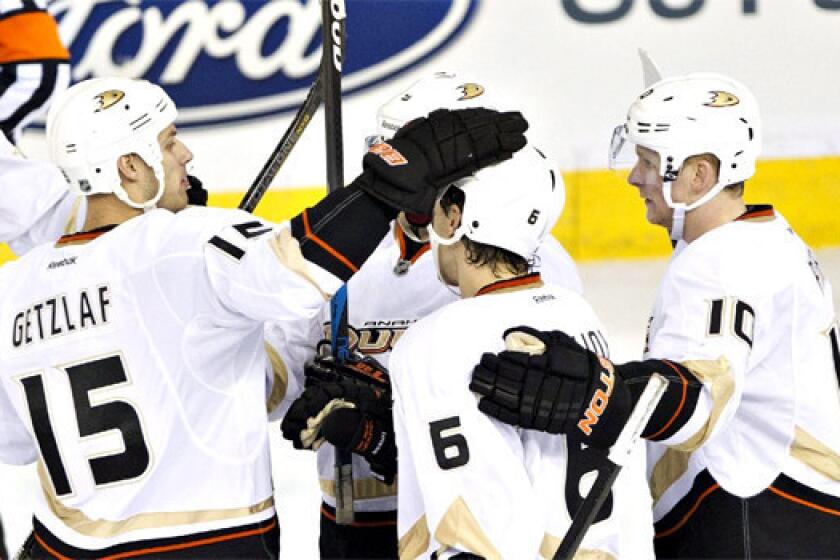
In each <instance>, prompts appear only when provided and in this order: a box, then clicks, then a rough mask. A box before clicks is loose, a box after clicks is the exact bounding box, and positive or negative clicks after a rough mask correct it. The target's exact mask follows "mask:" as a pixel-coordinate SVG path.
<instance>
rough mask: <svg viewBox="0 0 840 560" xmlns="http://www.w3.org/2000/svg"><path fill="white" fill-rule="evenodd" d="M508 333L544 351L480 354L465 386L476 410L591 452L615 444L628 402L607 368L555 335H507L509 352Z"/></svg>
mask: <svg viewBox="0 0 840 560" xmlns="http://www.w3.org/2000/svg"><path fill="white" fill-rule="evenodd" d="M511 333H516V334H515V335H514V336H520V337H521V334H519V333H524V335H526V338H527V336H531V337H534V339H536V340H533V339H531V340H533V343H536V344H537V345H539V343H540V342H541V343H542V344H544V345H545V350H544V352H543V353H541V354H536V355H530V354H527V353H524V352H518V351H511V350H506V351H503V352H500V353H499V354H498V355H496V354H484V355H483V356H482V357H481V361H480V363H479V364H478V365H477V366H476V367H475V369H474V370H473V377H472V382H471V383H470V389H471V390H472V391H474V392H476V393H478V394H479V395H481V396H482V397H483V398H482V399H481V400H480V401H479V404H478V408H479V410H481V411H482V412H484V413H485V414H487V415H488V416H492V417H493V418H496V419H498V420H501V421H502V422H505V423H507V424H513V425H516V426H520V427H522V428H527V429H535V430H540V431H544V432H549V433H552V434H561V433H562V434H567V435H570V436H577V437H578V438H579V439H581V441H583V442H584V443H586V444H587V445H592V446H594V447H599V448H608V447H610V446H611V445H612V444H613V443H615V440H616V438H617V437H618V434H619V432H620V431H621V429H622V428H623V427H624V424H625V423H626V421H627V418H628V416H629V415H630V411H631V409H632V401H631V396H630V393H629V391H628V389H627V387H626V386H625V384H624V382H623V381H622V379H621V378H620V377H619V376H618V375H616V374H615V371H614V368H613V366H612V364H611V363H609V362H608V361H607V360H604V359H602V358H599V357H598V356H597V355H596V354H594V353H593V352H590V351H589V350H587V349H585V348H583V347H582V346H581V345H579V344H578V343H577V342H575V340H574V339H573V338H572V337H570V336H568V335H567V334H565V333H562V332H560V331H551V332H542V331H538V330H535V329H532V328H530V327H516V328H515V329H509V330H508V331H506V332H505V337H506V342H508V347H510V343H509V342H510V340H511V339H509V338H507V337H508V335H510V334H511Z"/></svg>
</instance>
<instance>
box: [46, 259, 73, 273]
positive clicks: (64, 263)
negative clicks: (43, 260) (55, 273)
mask: <svg viewBox="0 0 840 560" xmlns="http://www.w3.org/2000/svg"><path fill="white" fill-rule="evenodd" d="M76 258H77V257H67V258H66V259H61V260H60V261H52V262H51V263H50V264H48V265H47V270H52V269H54V268H60V267H62V266H68V265H71V264H76Z"/></svg>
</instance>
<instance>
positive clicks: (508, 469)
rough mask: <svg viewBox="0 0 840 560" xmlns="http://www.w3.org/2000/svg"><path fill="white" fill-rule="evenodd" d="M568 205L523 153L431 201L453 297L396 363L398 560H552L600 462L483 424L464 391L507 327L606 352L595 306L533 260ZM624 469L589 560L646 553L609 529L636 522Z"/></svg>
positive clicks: (550, 176)
mask: <svg viewBox="0 0 840 560" xmlns="http://www.w3.org/2000/svg"><path fill="white" fill-rule="evenodd" d="M513 185H515V186H516V188H515V189H511V188H510V187H511V186H513ZM563 199H564V192H563V184H562V179H561V178H560V176H559V174H558V173H557V172H556V171H555V169H554V168H553V166H552V165H551V163H550V161H549V160H547V159H546V158H545V156H544V155H543V154H542V153H541V152H540V151H539V150H537V149H535V148H534V147H532V146H526V148H525V149H524V150H523V151H522V152H520V153H519V154H517V155H516V156H515V157H514V158H513V159H512V160H511V161H510V162H506V163H504V164H500V165H497V166H494V167H490V168H487V169H485V170H482V171H480V172H478V173H476V174H475V176H474V177H471V178H468V179H465V180H464V181H462V182H460V183H458V184H457V186H455V187H450V188H449V189H447V190H446V191H445V192H444V193H443V195H442V196H441V197H440V198H439V202H438V204H436V205H435V212H434V218H433V221H432V224H431V226H430V228H429V235H430V238H431V243H432V249H431V250H432V252H433V256H434V257H435V262H436V266H437V270H438V273H439V276H440V278H441V280H443V281H444V282H445V283H446V284H448V285H451V286H457V287H458V289H459V291H460V294H461V300H460V301H458V302H455V303H453V304H451V305H448V306H446V307H444V308H442V309H441V310H439V311H437V312H436V313H433V314H432V315H429V316H428V317H426V318H424V319H422V320H420V321H418V323H417V324H416V325H414V326H413V327H412V328H411V329H409V331H408V332H407V333H406V334H405V335H404V336H403V338H402V339H401V340H400V343H399V344H398V345H397V347H396V348H395V350H394V354H393V356H392V360H391V374H392V381H393V385H394V424H395V427H396V434H397V449H398V457H399V468H400V472H399V480H400V492H399V496H398V498H399V533H400V555H401V557H404V558H417V557H423V558H425V557H427V556H426V555H429V554H432V553H434V552H435V551H437V554H438V556H439V557H444V558H447V557H451V556H453V555H454V556H458V555H461V556H463V557H474V556H470V555H477V556H479V557H482V558H488V559H489V558H537V557H543V558H551V557H552V556H553V554H554V551H555V550H556V548H557V546H558V545H559V542H560V539H561V538H562V536H563V535H564V534H565V532H566V530H567V528H568V526H569V524H570V512H573V511H575V509H576V507H577V505H578V503H579V500H580V497H579V494H578V488H579V485H580V477H581V476H582V475H583V474H584V473H585V472H586V471H588V470H590V469H591V466H588V465H591V464H592V462H593V461H594V462H596V463H597V461H598V460H599V457H600V456H598V455H595V454H592V453H589V452H588V451H587V450H584V449H582V448H581V447H580V445H579V443H578V442H577V441H574V440H571V439H569V440H568V441H567V440H566V439H563V438H557V439H552V438H551V437H548V436H546V435H545V434H540V433H536V432H530V433H528V432H520V431H518V430H515V429H512V428H511V427H509V426H506V425H504V424H502V423H500V422H498V421H496V420H493V419H491V418H489V417H487V416H485V415H484V414H482V413H481V412H480V411H479V410H478V407H477V406H476V398H475V396H474V395H473V393H472V392H471V391H470V390H469V380H470V374H471V372H472V369H473V364H474V363H475V361H476V360H477V359H478V358H479V357H480V356H481V353H482V352H483V351H485V350H486V348H487V347H488V346H491V347H495V348H496V349H501V347H502V346H503V344H504V343H503V337H504V335H505V333H506V331H507V330H508V329H509V328H510V327H511V326H513V325H517V324H527V325H531V326H532V327H535V328H542V329H545V328H553V329H556V328H560V329H564V330H567V331H568V332H570V333H573V336H575V338H576V339H578V340H579V341H580V342H581V343H583V344H586V345H589V346H591V347H593V348H596V349H599V350H600V351H602V352H605V351H606V348H607V341H606V338H605V335H604V329H603V327H602V325H601V323H600V321H599V320H598V318H597V317H596V316H595V313H594V312H593V311H592V309H591V308H590V307H589V305H588V304H587V303H586V302H585V301H584V300H583V299H582V298H581V297H580V296H579V295H578V294H576V293H574V292H573V291H571V290H568V289H566V288H562V287H560V286H556V285H551V284H549V283H544V282H543V280H542V278H541V276H540V274H539V273H535V272H532V271H531V270H530V267H529V265H528V263H529V261H530V260H531V259H532V258H533V255H534V253H535V251H536V250H537V247H538V246H539V244H540V242H541V241H542V240H543V239H544V238H545V236H546V235H548V232H549V231H550V230H551V227H552V226H553V225H554V222H555V221H556V219H557V218H558V217H559V215H560V213H561V211H562V206H563ZM549 325H551V327H549ZM507 343H508V344H509V345H513V346H516V345H517V341H516V339H515V338H513V339H509V340H508V341H507ZM534 350H535V351H538V349H536V348H535V349H534ZM627 474H629V473H625V476H624V477H622V478H621V479H619V481H618V484H617V487H616V489H615V491H614V495H613V498H612V499H611V501H610V502H609V503H608V505H607V506H605V508H604V509H602V510H601V512H599V517H598V522H597V523H596V524H595V525H594V528H593V530H592V531H591V532H590V534H589V535H588V537H587V540H585V541H584V544H583V548H584V549H585V550H586V551H588V552H589V553H590V554H600V556H599V557H614V558H619V557H627V558H630V557H634V558H639V557H643V554H640V551H631V550H629V549H628V548H627V545H626V538H625V535H622V527H621V525H620V524H619V523H618V522H617V520H618V519H619V518H620V517H621V516H626V515H644V508H643V506H642V505H641V504H633V503H631V502H630V501H628V500H627V498H628V497H629V496H628V495H627V494H626V493H625V492H626V490H627V487H626V484H627V483H628V482H630V483H632V481H631V480H628V478H627V476H626V475H627ZM639 482H641V481H639ZM634 508H635V510H636V511H635V512H634V511H633V510H634Z"/></svg>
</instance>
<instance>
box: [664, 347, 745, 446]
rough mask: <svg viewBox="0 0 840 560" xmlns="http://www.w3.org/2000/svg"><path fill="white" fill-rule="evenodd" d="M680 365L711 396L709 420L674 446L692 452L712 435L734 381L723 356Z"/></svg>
mask: <svg viewBox="0 0 840 560" xmlns="http://www.w3.org/2000/svg"><path fill="white" fill-rule="evenodd" d="M682 365H684V366H685V367H686V368H688V369H689V370H690V371H691V373H692V374H693V375H694V377H696V378H697V379H699V380H700V381H702V382H703V385H705V386H706V387H708V388H709V390H710V392H711V396H712V407H711V410H710V411H709V418H708V419H707V420H706V422H705V423H704V424H703V426H702V427H701V428H700V429H699V430H698V431H697V432H696V433H695V434H694V435H693V436H691V437H690V438H688V439H687V440H685V441H684V442H682V443H681V444H679V445H675V446H674V448H675V449H677V450H679V451H694V450H695V449H697V448H698V447H700V446H701V445H703V444H704V443H705V442H706V440H708V439H709V437H710V436H711V435H712V432H713V431H714V428H715V425H716V424H717V422H718V420H719V419H720V415H721V414H723V409H724V408H725V407H726V405H727V403H728V402H729V400H730V399H731V398H732V394H733V393H734V392H735V379H734V378H733V377H732V370H731V369H730V367H729V361H728V360H727V359H726V358H725V357H724V356H721V357H720V358H718V359H717V360H691V361H687V362H682ZM704 388H705V387H704Z"/></svg>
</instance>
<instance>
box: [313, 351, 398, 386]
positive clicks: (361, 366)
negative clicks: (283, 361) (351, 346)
mask: <svg viewBox="0 0 840 560" xmlns="http://www.w3.org/2000/svg"><path fill="white" fill-rule="evenodd" d="M318 344H319V352H321V351H322V348H323V351H327V350H328V349H329V341H327V340H322V341H321V342H319V343H318ZM304 377H305V382H304V385H305V387H307V388H308V387H311V386H312V385H316V384H318V383H333V382H337V381H352V382H355V383H359V384H361V385H368V386H370V387H371V388H372V389H375V390H377V391H381V392H383V393H385V394H386V396H388V397H390V396H391V378H390V377H389V375H388V370H387V369H385V366H383V365H382V364H380V363H379V362H378V361H376V359H375V358H371V357H370V356H362V355H361V354H358V353H353V354H351V355H350V357H348V358H347V359H346V360H344V361H343V362H342V363H341V364H340V365H338V366H336V363H335V358H334V357H333V356H332V355H330V354H326V355H320V356H318V357H317V358H315V360H313V361H311V362H309V363H308V364H306V367H305V368H304Z"/></svg>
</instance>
